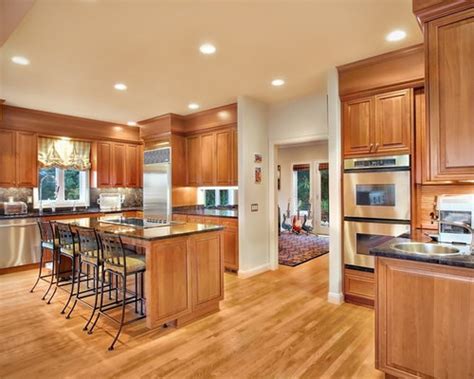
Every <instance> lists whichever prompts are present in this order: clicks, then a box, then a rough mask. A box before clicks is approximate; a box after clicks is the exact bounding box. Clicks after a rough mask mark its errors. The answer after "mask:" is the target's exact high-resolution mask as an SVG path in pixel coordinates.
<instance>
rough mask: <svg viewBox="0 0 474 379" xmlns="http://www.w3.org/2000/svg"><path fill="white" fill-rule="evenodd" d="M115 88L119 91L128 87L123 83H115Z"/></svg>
mask: <svg viewBox="0 0 474 379" xmlns="http://www.w3.org/2000/svg"><path fill="white" fill-rule="evenodd" d="M114 88H115V89H116V90H117V91H125V90H126V89H127V86H126V85H125V84H123V83H115V85H114Z"/></svg>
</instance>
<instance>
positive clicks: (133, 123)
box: [127, 121, 137, 126]
mask: <svg viewBox="0 0 474 379" xmlns="http://www.w3.org/2000/svg"><path fill="white" fill-rule="evenodd" d="M127 125H128V126H137V123H136V122H135V121H128V122H127Z"/></svg>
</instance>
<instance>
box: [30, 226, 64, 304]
mask: <svg viewBox="0 0 474 379" xmlns="http://www.w3.org/2000/svg"><path fill="white" fill-rule="evenodd" d="M38 228H39V231H40V238H41V242H40V249H41V256H40V266H39V270H38V277H37V278H36V282H35V284H34V285H33V287H32V288H31V290H30V292H33V291H34V290H35V288H36V286H37V285H38V283H39V281H40V280H43V281H45V282H49V286H48V288H47V290H46V292H45V293H44V295H43V297H42V300H45V299H46V296H47V295H48V293H49V290H50V289H51V287H52V286H53V284H54V277H55V269H56V264H55V262H56V259H57V252H58V239H57V238H56V236H55V234H54V227H53V225H52V224H51V222H49V221H43V220H40V221H38ZM47 251H49V252H50V254H51V259H50V260H46V257H45V255H46V254H45V253H46V252H47ZM46 263H51V265H52V267H51V272H50V273H49V274H46V275H44V274H43V268H44V266H45V264H46ZM48 278H49V280H48Z"/></svg>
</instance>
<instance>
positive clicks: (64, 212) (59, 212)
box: [0, 207, 143, 220]
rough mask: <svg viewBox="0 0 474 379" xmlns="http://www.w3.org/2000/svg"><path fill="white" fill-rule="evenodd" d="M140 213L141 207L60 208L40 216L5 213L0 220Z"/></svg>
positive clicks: (35, 211)
mask: <svg viewBox="0 0 474 379" xmlns="http://www.w3.org/2000/svg"><path fill="white" fill-rule="evenodd" d="M135 211H136V212H140V211H143V208H141V207H129V208H121V209H115V210H103V209H102V210H101V209H100V208H98V207H88V208H83V207H80V208H78V209H76V210H75V211H73V210H72V208H65V209H63V208H58V209H56V211H54V212H52V211H51V210H50V209H45V210H44V212H43V214H39V211H38V210H37V209H35V210H32V211H29V212H28V213H25V214H15V215H6V214H4V213H0V220H17V219H22V218H40V217H50V218H51V217H55V216H71V218H73V217H75V216H81V215H88V214H94V213H103V214H114V213H124V212H135Z"/></svg>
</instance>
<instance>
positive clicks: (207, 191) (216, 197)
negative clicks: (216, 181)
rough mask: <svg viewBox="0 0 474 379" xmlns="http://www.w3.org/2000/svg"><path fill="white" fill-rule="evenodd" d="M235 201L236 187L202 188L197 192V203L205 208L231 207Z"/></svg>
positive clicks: (236, 197)
mask: <svg viewBox="0 0 474 379" xmlns="http://www.w3.org/2000/svg"><path fill="white" fill-rule="evenodd" d="M237 199H238V196H237V187H225V188H222V187H221V188H218V187H217V188H216V187H202V188H199V191H198V203H199V204H204V206H205V207H219V206H228V205H229V206H231V205H235V204H237Z"/></svg>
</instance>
